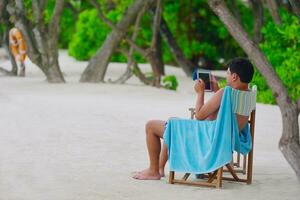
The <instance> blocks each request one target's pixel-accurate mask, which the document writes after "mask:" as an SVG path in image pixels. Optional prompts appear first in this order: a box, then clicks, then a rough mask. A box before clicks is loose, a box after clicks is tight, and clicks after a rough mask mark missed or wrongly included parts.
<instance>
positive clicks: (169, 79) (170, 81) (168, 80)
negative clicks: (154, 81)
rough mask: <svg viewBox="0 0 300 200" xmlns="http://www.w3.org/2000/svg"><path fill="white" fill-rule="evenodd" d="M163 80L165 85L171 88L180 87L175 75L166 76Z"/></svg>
mask: <svg viewBox="0 0 300 200" xmlns="http://www.w3.org/2000/svg"><path fill="white" fill-rule="evenodd" d="M162 82H163V87H164V88H166V89H169V90H176V89H177V87H178V81H177V78H176V76H174V75H168V76H164V77H163V80H162Z"/></svg>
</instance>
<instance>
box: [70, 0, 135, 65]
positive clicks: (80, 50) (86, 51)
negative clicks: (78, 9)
mask: <svg viewBox="0 0 300 200" xmlns="http://www.w3.org/2000/svg"><path fill="white" fill-rule="evenodd" d="M130 2H131V0H127V1H120V3H119V4H118V6H117V7H116V8H115V9H112V10H109V11H106V12H104V14H105V15H106V17H107V18H108V19H110V20H111V21H113V22H114V23H115V24H116V23H117V22H118V21H119V20H120V19H121V17H122V15H123V10H125V7H126V5H128V4H129V3H130ZM100 3H103V2H100ZM110 32H111V29H110V28H109V27H108V26H107V25H106V24H105V23H103V22H102V21H101V20H100V19H99V17H98V12H97V10H96V9H87V10H85V11H83V12H82V13H80V15H79V19H78V21H77V23H76V33H75V34H74V35H73V37H72V40H71V42H70V43H69V54H70V55H71V56H73V57H75V58H76V59H78V60H88V59H90V58H91V57H92V56H93V55H95V53H96V51H97V50H98V49H99V48H100V47H101V45H102V43H103V41H104V40H105V38H106V36H107V35H108V34H109V33H110ZM112 61H118V62H126V58H125V57H124V56H123V55H121V54H117V53H116V54H114V55H113V57H112Z"/></svg>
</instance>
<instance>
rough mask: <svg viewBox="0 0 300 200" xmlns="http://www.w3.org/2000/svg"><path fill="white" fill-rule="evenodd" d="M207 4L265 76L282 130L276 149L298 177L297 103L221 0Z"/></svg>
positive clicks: (299, 157) (299, 149) (299, 170)
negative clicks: (280, 119)
mask: <svg viewBox="0 0 300 200" xmlns="http://www.w3.org/2000/svg"><path fill="white" fill-rule="evenodd" d="M209 5H210V7H211V9H212V10H213V11H214V12H215V13H216V14H217V15H218V16H219V18H220V20H221V21H222V22H223V23H224V25H225V26H226V27H227V30H228V31H229V32H230V34H231V35H232V37H233V38H234V39H235V40H236V41H237V42H238V44H239V45H240V46H241V48H242V49H243V50H244V51H245V53H246V54H247V55H248V56H249V58H250V60H251V61H252V62H253V63H254V64H255V65H256V67H257V69H258V70H259V71H260V73H261V74H262V75H263V76H264V77H265V78H266V81H267V84H268V86H269V87H270V88H271V90H272V92H273V95H274V96H275V98H276V102H277V104H278V106H279V108H280V110H281V115H282V123H283V130H282V136H281V139H280V142H279V146H280V150H281V151H282V153H283V155H284V156H285V158H286V159H287V161H288V162H289V164H290V165H291V166H292V168H293V169H294V171H295V173H296V175H297V177H298V180H299V181H300V144H299V124H298V115H299V110H300V109H299V106H298V110H297V104H296V103H295V102H292V101H291V98H290V97H289V96H288V92H287V89H286V88H285V87H284V85H283V83H282V81H281V80H280V79H279V77H278V75H277V74H276V72H275V70H274V68H273V67H272V65H271V64H270V63H269V62H268V61H267V59H266V57H265V56H264V54H263V53H262V52H261V50H260V49H259V48H258V46H257V45H256V44H255V43H254V42H253V41H251V39H250V38H249V36H248V34H247V33H246V32H245V31H244V30H243V28H242V27H241V25H240V24H239V23H238V21H237V20H236V19H235V18H234V17H233V16H232V14H231V13H230V12H229V10H228V8H227V6H226V5H225V3H224V1H222V0H209Z"/></svg>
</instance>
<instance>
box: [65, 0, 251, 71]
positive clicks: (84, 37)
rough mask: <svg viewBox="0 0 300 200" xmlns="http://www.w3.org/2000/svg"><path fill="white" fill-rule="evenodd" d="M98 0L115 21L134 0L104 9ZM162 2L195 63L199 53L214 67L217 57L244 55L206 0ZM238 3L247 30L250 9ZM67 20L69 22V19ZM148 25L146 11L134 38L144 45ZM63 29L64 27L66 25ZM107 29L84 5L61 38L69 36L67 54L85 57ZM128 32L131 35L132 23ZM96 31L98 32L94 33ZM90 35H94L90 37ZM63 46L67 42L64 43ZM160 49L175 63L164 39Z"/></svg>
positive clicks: (121, 59)
mask: <svg viewBox="0 0 300 200" xmlns="http://www.w3.org/2000/svg"><path fill="white" fill-rule="evenodd" d="M98 2H100V3H101V4H102V7H103V11H104V14H105V15H106V16H107V17H108V18H110V19H111V20H113V21H114V22H115V23H116V22H117V21H119V19H120V18H121V17H122V15H123V12H124V10H125V9H126V8H127V7H128V6H130V4H131V3H132V2H133V0H113V1H112V2H114V5H115V6H114V7H113V8H111V9H107V4H108V3H107V1H105V0H99V1H98ZM163 6H164V9H163V16H164V18H165V20H166V21H167V23H168V26H169V28H170V30H171V32H172V34H173V36H174V37H175V39H176V41H177V43H178V44H179V46H180V47H181V49H182V50H183V52H184V54H185V56H186V57H187V58H188V59H190V60H192V61H194V62H195V63H197V58H198V57H199V55H202V56H204V57H205V58H206V59H207V60H209V61H210V62H211V63H212V64H213V66H214V67H217V68H220V67H221V66H220V64H219V63H218V60H219V59H220V58H224V59H225V60H227V59H229V58H232V57H236V56H243V55H244V53H243V51H242V50H241V49H240V47H239V46H238V45H237V43H236V42H235V41H234V40H233V39H232V37H231V36H230V34H229V33H228V31H227V30H226V28H225V26H224V25H223V24H222V22H221V21H220V20H219V19H218V17H216V16H215V14H214V13H213V12H212V11H211V10H210V8H209V7H208V3H207V0H194V1H191V4H190V2H188V1H173V0H166V1H164V5H163ZM238 6H239V9H241V11H242V18H243V21H244V26H245V27H246V28H247V30H248V29H249V30H252V18H251V17H252V12H251V10H250V9H249V8H247V7H246V6H244V4H241V3H239V4H238ZM69 17H70V16H69ZM63 24H64V23H63ZM66 24H70V25H71V22H70V23H66ZM151 25H152V20H151V16H150V15H149V13H147V12H146V13H145V15H144V16H143V17H142V20H141V27H140V31H139V34H138V37H137V41H136V42H137V44H138V45H140V46H141V47H143V48H148V47H149V46H150V42H151V37H152V27H151ZM63 29H64V30H65V28H62V30H63ZM99 30H101V31H99ZM110 31H111V30H110V29H109V28H108V27H107V26H106V25H105V24H104V23H102V22H101V21H100V19H99V18H98V17H97V14H96V11H95V10H94V11H92V10H91V9H86V10H85V11H83V12H82V13H81V14H80V15H79V18H78V20H77V24H76V31H75V34H74V35H73V37H72V39H70V38H69V39H68V38H67V35H69V37H70V35H72V34H66V38H65V39H64V41H69V40H71V42H70V43H69V53H70V55H72V56H74V57H75V58H76V59H79V60H88V59H90V58H91V56H93V55H94V54H95V53H96V51H97V49H98V48H99V47H100V46H101V45H102V43H103V41H104V39H105V38H106V36H107V34H109V33H110ZM69 32H70V33H72V32H74V31H73V29H70V31H69ZM128 32H129V35H131V34H132V32H133V27H131V28H130V30H129V31H128ZM95 34H97V35H96V36H95ZM91 35H93V37H90V36H91ZM62 37H64V36H62ZM95 39H96V40H97V41H95ZM61 43H64V42H61ZM81 43H84V44H81ZM220 44H222V45H220ZM62 46H66V45H65V43H64V44H63V45H62ZM162 49H163V60H164V62H165V63H174V58H173V56H172V55H171V52H170V49H169V47H168V46H167V44H166V43H165V42H163V44H162ZM134 58H135V59H136V60H137V61H138V62H145V59H144V58H143V57H142V56H141V55H139V54H138V53H136V52H135V54H134ZM112 61H118V62H124V61H126V58H124V56H122V55H120V54H115V55H114V56H113V59H112Z"/></svg>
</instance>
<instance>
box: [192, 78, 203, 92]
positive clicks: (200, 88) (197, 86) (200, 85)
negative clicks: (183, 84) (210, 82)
mask: <svg viewBox="0 0 300 200" xmlns="http://www.w3.org/2000/svg"><path fill="white" fill-rule="evenodd" d="M194 89H195V91H196V93H204V90H205V83H204V81H203V80H202V79H199V80H197V81H196V84H195V86H194Z"/></svg>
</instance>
